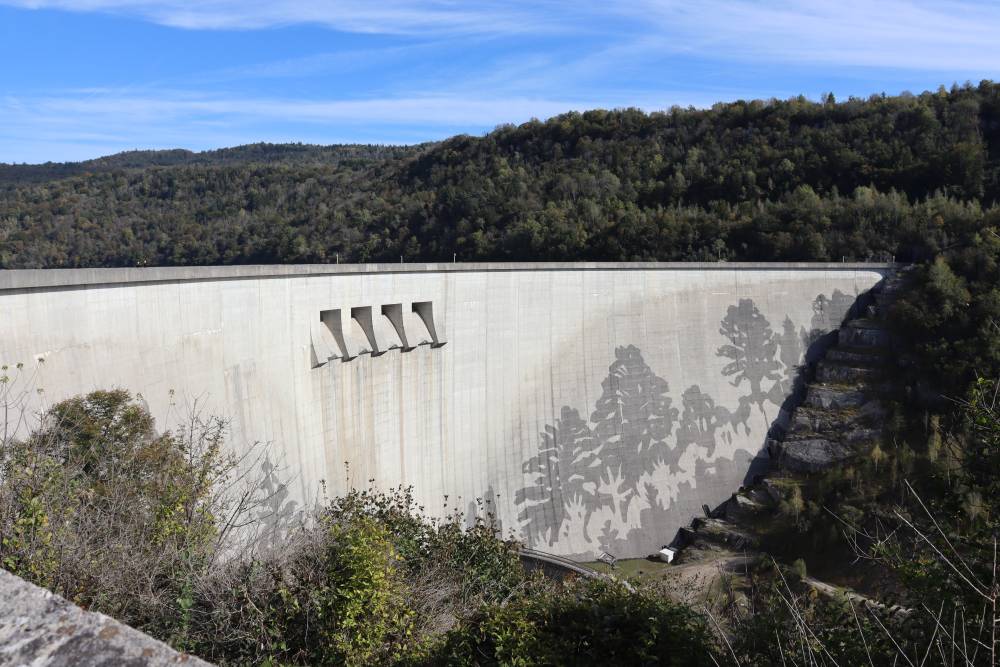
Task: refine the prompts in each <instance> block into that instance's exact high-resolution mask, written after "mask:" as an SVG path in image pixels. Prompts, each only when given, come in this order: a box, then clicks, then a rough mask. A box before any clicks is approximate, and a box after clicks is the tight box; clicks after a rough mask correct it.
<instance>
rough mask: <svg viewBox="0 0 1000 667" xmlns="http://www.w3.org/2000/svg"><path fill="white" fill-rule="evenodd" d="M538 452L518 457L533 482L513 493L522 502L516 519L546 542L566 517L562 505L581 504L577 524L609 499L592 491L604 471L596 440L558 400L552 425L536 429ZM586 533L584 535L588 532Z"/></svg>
mask: <svg viewBox="0 0 1000 667" xmlns="http://www.w3.org/2000/svg"><path fill="white" fill-rule="evenodd" d="M541 437H542V441H541V445H540V446H539V449H538V454H537V455H535V456H533V457H531V458H530V459H528V460H527V461H525V462H524V465H523V466H522V471H523V472H524V474H525V475H529V476H531V477H532V478H533V479H534V481H535V485H533V486H528V487H525V488H523V489H521V490H519V491H518V492H517V493H516V495H515V498H514V502H516V503H517V504H518V505H524V504H525V503H527V507H526V508H525V509H523V510H522V511H521V512H520V514H519V515H518V519H520V520H521V521H527V523H528V525H531V526H534V527H536V531H537V532H536V534H537V535H540V536H541V535H545V537H546V539H547V541H548V543H549V546H551V545H553V544H555V543H556V542H557V541H558V540H559V531H560V530H561V529H562V525H563V523H564V522H565V521H566V520H567V519H568V518H569V510H568V508H569V507H570V506H571V505H572V504H577V505H579V504H582V505H583V506H584V507H585V508H586V513H585V516H584V522H583V530H584V532H585V533H586V531H587V524H588V523H589V521H590V515H591V514H593V512H594V511H595V510H596V509H598V508H600V507H602V506H604V505H608V504H610V503H611V496H610V495H608V494H602V493H600V492H599V491H598V489H599V487H600V485H601V484H600V483H601V478H602V477H603V476H604V475H605V472H604V468H603V467H602V466H601V450H602V446H601V442H600V441H599V440H598V439H597V438H596V437H595V436H594V433H593V431H592V430H591V428H590V425H589V424H588V423H587V422H585V421H584V420H583V419H582V418H581V417H580V413H579V412H577V411H576V410H574V409H573V408H571V407H569V406H563V408H562V412H561V413H560V418H559V419H557V420H556V423H555V425H552V426H546V427H545V431H544V432H543V433H542V434H541ZM588 539H589V538H588Z"/></svg>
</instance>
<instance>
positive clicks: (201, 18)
mask: <svg viewBox="0 0 1000 667" xmlns="http://www.w3.org/2000/svg"><path fill="white" fill-rule="evenodd" d="M0 4H6V5H10V6H15V7H21V8H26V9H58V10H65V11H72V12H104V13H113V14H124V15H130V16H138V17H141V18H143V19H146V20H149V21H152V22H154V23H159V24H162V25H167V26H172V27H175V28H186V29H192V30H214V29H236V30H248V29H258V28H269V27H275V26H285V25H294V24H303V23H311V24H319V25H325V26H328V27H330V28H334V29H337V30H342V31H347V32H359V33H385V34H424V35H426V34H441V33H494V34H495V33H515V32H525V31H531V30H535V29H538V28H540V27H541V26H542V24H543V23H545V24H548V25H549V26H550V27H555V26H557V25H559V22H557V21H555V20H554V19H555V17H553V16H551V15H550V16H548V17H547V18H546V16H545V15H546V14H547V12H544V11H540V10H539V8H538V7H535V8H533V9H530V10H529V8H531V7H532V5H530V4H525V5H520V4H519V3H516V2H502V1H497V0H479V1H477V2H460V1H456V0H0ZM550 4H551V3H550ZM555 4H559V3H555Z"/></svg>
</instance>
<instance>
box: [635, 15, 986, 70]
mask: <svg viewBox="0 0 1000 667" xmlns="http://www.w3.org/2000/svg"><path fill="white" fill-rule="evenodd" d="M626 11H627V12H628V13H629V14H631V15H632V16H634V17H636V18H639V17H645V18H646V19H647V20H650V21H651V22H652V23H653V24H654V25H655V26H656V27H655V28H654V29H653V30H651V31H650V34H656V35H657V36H658V38H659V44H658V46H659V48H660V49H662V50H665V51H673V52H688V53H693V54H698V55H700V56H708V57H712V56H715V57H720V58H725V59H738V60H747V59H751V60H762V61H769V62H775V63H782V64H787V65H805V64H815V63H823V64H834V65H847V66H861V67H879V68H898V69H919V70H933V71H940V70H945V71H953V72H975V71H985V72H991V71H996V69H997V67H1000V39H997V34H998V31H1000V5H998V4H995V3H991V2H967V1H961V0H944V1H938V2H928V1H926V0H878V1H872V0H840V2H829V1H826V0H797V1H794V2H793V1H791V0H773V1H771V2H759V1H755V0H703V1H702V2H699V3H697V4H688V3H681V2H675V1H673V0H638V1H637V3H636V4H632V5H629V9H628V10H626Z"/></svg>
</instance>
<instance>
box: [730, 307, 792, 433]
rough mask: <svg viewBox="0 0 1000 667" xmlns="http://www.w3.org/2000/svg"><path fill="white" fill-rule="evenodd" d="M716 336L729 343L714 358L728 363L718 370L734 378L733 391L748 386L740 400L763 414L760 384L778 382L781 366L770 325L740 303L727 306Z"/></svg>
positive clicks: (763, 394) (756, 311)
mask: <svg viewBox="0 0 1000 667" xmlns="http://www.w3.org/2000/svg"><path fill="white" fill-rule="evenodd" d="M719 333H720V334H722V335H723V336H724V337H725V338H727V339H728V340H729V343H730V344H729V345H723V346H722V347H720V348H719V350H718V352H717V354H718V355H719V356H720V357H725V358H727V359H730V360H731V361H730V362H729V363H728V364H726V366H725V367H724V368H723V369H722V374H723V375H725V376H727V377H728V376H735V378H734V379H733V380H732V384H733V386H734V387H739V386H740V385H742V384H743V383H744V382H747V383H748V384H749V385H750V394H749V395H747V396H745V397H744V399H745V400H747V401H749V402H751V403H756V404H757V407H758V408H759V409H760V411H761V412H762V413H763V414H764V416H765V418H766V417H767V413H766V411H765V410H764V403H765V402H766V401H767V400H768V397H769V394H770V392H769V391H765V390H764V389H763V382H764V380H772V381H780V380H781V375H780V374H779V373H778V371H779V370H780V369H781V362H780V361H778V360H777V359H775V355H776V354H777V352H778V338H777V336H775V334H774V331H772V330H771V323H770V322H768V321H767V318H765V317H764V315H763V314H761V312H760V310H759V309H758V308H757V306H756V304H754V302H753V300H752V299H740V302H739V304H738V305H736V306H730V307H729V310H728V311H727V312H726V317H725V318H723V320H722V322H721V323H720V328H719Z"/></svg>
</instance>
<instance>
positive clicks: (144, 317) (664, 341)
mask: <svg viewBox="0 0 1000 667" xmlns="http://www.w3.org/2000/svg"><path fill="white" fill-rule="evenodd" d="M892 270H893V267H892V266H891V265H887V264H808V263H807V264H803V263H798V264H746V263H684V264H677V263H650V262H642V263H540V264H525V263H486V264H468V263H457V264H366V265H293V266H226V267H160V268H125V269H66V270H26V271H0V341H2V343H0V361H2V362H3V363H5V364H8V365H10V366H11V367H12V368H13V367H14V365H15V364H18V363H20V364H23V366H22V368H21V369H20V370H19V371H18V372H17V374H16V375H17V377H16V380H15V383H14V384H15V385H16V390H15V391H13V392H12V393H9V394H8V396H9V399H10V400H13V401H15V402H17V404H18V405H19V406H20V407H22V408H23V409H24V410H26V411H27V412H29V413H33V412H37V411H38V410H41V409H44V408H45V406H47V405H51V404H52V403H53V402H55V401H58V400H61V399H63V398H66V397H68V396H72V395H75V394H79V393H82V392H86V391H90V390H92V389H96V388H108V387H112V386H118V387H123V388H126V389H128V390H130V391H132V392H133V393H135V394H137V395H140V396H141V400H143V401H144V402H145V403H146V404H147V405H148V406H149V408H150V410H151V412H152V413H153V415H154V417H156V419H157V424H158V426H159V428H161V429H168V428H172V427H174V426H175V425H176V424H178V423H180V422H181V421H182V420H183V419H184V418H185V416H186V414H187V413H188V411H189V410H191V409H192V407H194V406H197V408H198V409H200V410H202V411H203V413H204V414H213V415H218V416H222V417H225V418H227V419H230V420H231V422H230V423H231V433H230V446H231V447H233V448H234V449H236V450H240V449H245V448H246V447H248V446H249V445H250V444H252V443H254V442H263V443H266V451H267V456H266V459H265V460H264V461H263V462H262V464H261V469H260V470H259V471H257V472H256V473H255V475H257V476H258V478H259V479H260V484H261V485H262V486H263V487H265V488H273V486H274V485H275V484H277V483H278V481H279V478H288V479H289V480H290V483H289V485H288V488H287V492H286V493H284V494H278V496H275V499H274V502H275V507H274V509H275V514H274V517H273V519H271V521H272V522H273V525H272V528H273V529H274V530H275V531H280V530H281V529H282V528H283V526H284V525H286V524H288V523H289V522H290V521H291V520H292V519H293V518H294V517H295V516H296V515H297V513H299V512H301V511H302V510H303V509H305V508H307V507H309V506H311V505H312V504H313V503H314V502H316V501H317V499H318V498H319V497H320V488H321V482H325V484H326V491H327V493H328V494H336V493H338V492H341V491H343V490H344V489H346V488H347V487H349V486H365V485H368V484H369V483H373V484H375V485H377V486H379V487H382V488H386V487H390V486H395V485H398V484H406V485H412V486H413V487H414V492H415V494H416V497H417V499H418V501H420V502H421V503H422V504H424V505H425V506H426V507H427V508H428V510H429V511H432V512H434V513H440V514H446V513H449V512H456V511H457V512H459V513H461V514H463V515H467V516H468V517H469V518H470V519H471V517H472V516H473V515H475V514H476V513H477V512H482V511H483V509H482V508H481V506H480V505H479V504H477V503H476V502H475V499H476V498H484V499H485V500H486V501H487V504H488V505H490V506H491V507H492V509H493V510H494V511H495V513H496V515H497V517H498V518H499V520H500V522H501V523H502V527H503V530H504V533H505V534H510V533H513V534H514V535H515V536H516V537H518V538H520V539H522V540H524V541H525V543H526V544H527V545H528V546H530V547H534V548H538V549H541V550H544V551H547V552H552V553H556V554H560V555H565V556H570V557H574V558H587V559H591V558H593V557H594V556H595V555H596V554H598V553H600V552H601V551H609V552H611V553H613V554H615V555H617V556H641V555H645V554H646V553H648V552H649V551H651V550H655V549H656V548H658V547H659V546H660V545H661V544H663V543H666V542H669V541H670V538H671V537H672V536H673V534H674V532H676V530H677V528H678V527H680V526H681V525H684V524H686V523H687V522H688V521H689V520H690V518H691V516H692V515H694V514H699V513H700V512H701V507H702V505H705V504H708V505H710V506H714V505H715V504H717V503H718V502H721V501H722V500H724V499H725V498H726V497H728V496H729V494H730V493H732V491H733V490H735V489H736V488H737V487H738V486H739V484H740V483H741V482H742V481H743V479H744V477H745V475H746V474H747V472H748V470H749V469H750V466H751V462H752V461H753V460H754V458H755V457H758V456H760V453H761V448H762V446H763V444H764V442H765V436H766V433H767V431H768V429H769V427H770V426H771V425H772V424H773V423H774V422H775V421H776V420H780V419H781V416H782V404H783V403H784V402H785V400H786V399H787V397H788V395H789V394H790V392H791V390H792V386H793V381H794V378H795V374H796V373H797V368H798V366H799V365H800V364H801V363H802V360H803V359H804V358H805V355H806V354H807V352H808V351H809V350H810V349H815V347H816V346H818V345H821V344H822V340H823V336H824V335H825V334H827V333H829V332H831V331H833V330H835V329H836V328H837V327H838V326H839V325H840V322H841V321H842V319H843V318H844V316H845V315H846V314H847V312H848V311H849V310H850V309H851V308H852V307H857V306H856V302H857V300H858V299H859V297H861V296H862V295H864V294H865V293H866V292H867V291H868V290H870V289H871V288H872V287H874V286H875V285H876V284H877V283H878V282H879V281H880V280H882V279H883V278H884V277H885V276H886V275H888V274H889V273H891V272H892ZM370 481H371V482H370Z"/></svg>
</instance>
